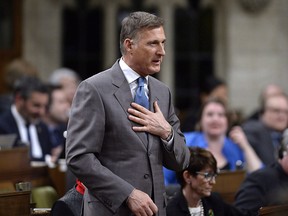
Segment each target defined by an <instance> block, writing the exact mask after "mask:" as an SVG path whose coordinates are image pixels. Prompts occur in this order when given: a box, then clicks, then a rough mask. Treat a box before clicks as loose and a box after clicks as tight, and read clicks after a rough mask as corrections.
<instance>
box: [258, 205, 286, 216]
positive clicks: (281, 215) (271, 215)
mask: <svg viewBox="0 0 288 216" xmlns="http://www.w3.org/2000/svg"><path fill="white" fill-rule="evenodd" d="M287 215H288V204H287V205H277V206H266V207H262V208H260V210H259V216H287Z"/></svg>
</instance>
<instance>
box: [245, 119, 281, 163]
mask: <svg viewBox="0 0 288 216" xmlns="http://www.w3.org/2000/svg"><path fill="white" fill-rule="evenodd" d="M242 128H243V131H244V133H245V134H246V136H247V140H248V142H249V143H250V145H251V146H252V148H253V149H254V151H255V152H256V154H257V155H258V157H259V158H260V160H261V161H262V162H263V163H264V164H265V165H269V164H272V163H274V162H276V161H277V160H276V159H277V156H278V149H275V148H274V145H273V140H272V136H271V130H270V129H269V128H267V127H266V126H265V125H264V124H263V123H262V121H260V120H251V121H247V122H245V123H244V124H243V125H242Z"/></svg>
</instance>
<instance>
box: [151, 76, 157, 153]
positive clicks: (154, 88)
mask: <svg viewBox="0 0 288 216" xmlns="http://www.w3.org/2000/svg"><path fill="white" fill-rule="evenodd" d="M148 82H149V83H148V88H149V104H150V111H151V112H155V110H154V105H153V103H154V102H155V101H159V97H158V96H157V92H158V88H157V84H156V82H155V80H154V78H153V77H151V76H150V77H149V81H148ZM155 139H159V138H158V137H156V136H152V135H151V134H149V135H148V150H150V149H151V148H152V145H153V143H154V140H155Z"/></svg>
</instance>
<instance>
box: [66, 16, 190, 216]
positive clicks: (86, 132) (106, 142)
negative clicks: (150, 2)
mask: <svg viewBox="0 0 288 216" xmlns="http://www.w3.org/2000/svg"><path fill="white" fill-rule="evenodd" d="M165 40H166V37H165V33H164V29H163V20H162V19H161V18H159V17H157V16H155V15H152V14H149V13H146V12H134V13H131V14H130V15H129V16H127V17H126V18H124V20H123V21H122V28H121V33H120V49H121V53H122V57H121V58H120V59H118V60H117V61H116V63H115V64H114V65H113V66H112V67H111V68H110V69H108V70H106V71H103V72H101V73H98V74H96V75H94V76H92V77H90V78H88V79H86V80H84V81H83V82H81V84H80V85H79V88H78V90H77V92H76V95H75V97H74V100H73V104H72V108H71V116H70V119H69V123H68V130H67V142H66V145H67V146H66V157H67V164H68V166H69V168H70V169H71V171H72V172H73V173H74V174H75V175H76V176H77V178H79V180H80V181H81V182H82V183H83V184H84V185H85V187H86V190H85V193H84V199H83V200H84V201H83V209H82V210H83V215H97V216H109V215H119V216H124V215H125V216H126V215H137V216H138V215H139V216H140V215H141V216H146V215H149V216H152V215H159V216H165V215H166V212H165V207H166V194H165V187H164V178H163V171H162V170H163V165H164V166H165V167H167V168H169V169H173V170H175V171H180V170H182V169H184V168H186V167H187V166H188V163H189V154H190V153H189V150H188V148H187V147H186V145H185V140H184V136H183V134H182V133H181V131H180V123H179V119H178V118H177V116H176V114H175V112H174V107H173V104H172V97H171V93H170V91H169V89H168V87H167V86H166V85H164V84H163V83H161V82H160V81H158V80H157V79H155V78H154V77H152V76H150V75H152V74H155V73H158V72H159V71H160V65H161V62H162V60H163V57H164V55H165V50H164V43H165ZM139 77H142V78H145V79H144V82H145V83H144V90H145V96H146V97H147V96H148V98H149V103H150V105H149V107H148V108H149V109H146V108H145V107H143V106H141V105H139V104H137V103H135V102H133V101H134V96H135V94H136V93H135V92H136V89H137V88H138V84H137V80H138V78H139Z"/></svg>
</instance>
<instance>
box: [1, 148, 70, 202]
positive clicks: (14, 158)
mask: <svg viewBox="0 0 288 216" xmlns="http://www.w3.org/2000/svg"><path fill="white" fill-rule="evenodd" d="M23 181H29V182H31V185H32V188H33V187H39V186H45V185H51V186H52V187H54V188H55V189H56V191H57V193H58V195H59V197H61V196H63V195H64V193H65V190H66V178H65V172H61V171H59V169H58V167H56V168H52V169H50V168H48V167H47V166H39V167H32V166H31V165H30V160H29V150H28V148H26V147H21V148H13V149H9V150H1V151H0V183H1V182H11V183H12V184H13V185H14V186H15V184H16V183H18V182H23Z"/></svg>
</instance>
